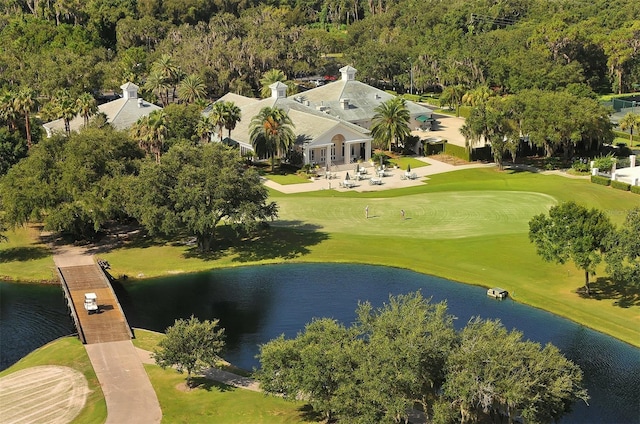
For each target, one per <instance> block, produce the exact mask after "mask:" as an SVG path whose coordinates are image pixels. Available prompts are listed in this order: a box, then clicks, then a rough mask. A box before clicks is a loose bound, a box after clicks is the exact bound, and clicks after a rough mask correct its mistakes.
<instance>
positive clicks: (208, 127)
mask: <svg viewBox="0 0 640 424" xmlns="http://www.w3.org/2000/svg"><path fill="white" fill-rule="evenodd" d="M215 132H216V125H215V124H214V123H213V121H212V120H211V118H210V116H209V115H202V116H200V119H199V120H198V124H197V125H196V133H197V134H198V136H199V137H200V141H201V142H203V143H208V142H209V141H210V140H211V134H213V133H215Z"/></svg>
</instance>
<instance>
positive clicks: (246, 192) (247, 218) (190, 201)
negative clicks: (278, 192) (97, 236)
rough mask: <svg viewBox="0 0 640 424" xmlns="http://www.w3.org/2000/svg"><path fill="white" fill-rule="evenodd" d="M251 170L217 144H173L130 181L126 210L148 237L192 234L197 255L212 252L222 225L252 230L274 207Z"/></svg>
mask: <svg viewBox="0 0 640 424" xmlns="http://www.w3.org/2000/svg"><path fill="white" fill-rule="evenodd" d="M267 197H268V192H267V189H266V188H265V187H264V186H263V185H262V183H261V182H260V177H259V175H258V173H257V172H256V171H255V170H254V169H245V168H244V167H243V165H242V162H241V158H240V157H239V156H238V153H237V151H235V150H232V149H230V148H228V147H226V146H224V145H222V144H220V143H209V144H205V145H203V146H193V145H191V144H186V143H184V144H180V143H179V144H176V145H174V146H173V147H171V148H170V149H169V151H168V152H167V153H166V154H165V155H164V156H163V158H162V162H161V163H155V162H153V161H150V160H147V161H146V162H145V163H144V164H143V166H142V169H141V172H140V175H139V176H137V177H135V178H131V181H130V187H129V190H128V201H127V210H128V211H129V213H130V214H131V215H132V216H134V217H135V218H137V219H138V221H139V222H140V223H141V224H142V225H143V226H144V227H145V228H146V229H147V230H148V231H149V232H150V233H151V234H163V235H172V236H175V235H179V234H184V233H185V232H186V233H187V234H190V235H192V236H194V237H195V238H196V240H197V243H198V248H199V249H200V250H201V251H207V250H210V249H211V248H212V244H213V241H214V239H215V234H216V227H217V226H218V225H220V224H221V223H223V222H224V223H227V224H229V225H233V226H236V227H238V228H244V229H246V230H252V229H255V228H256V227H257V226H258V224H259V223H260V222H263V221H266V220H269V219H272V218H275V217H276V216H277V206H276V204H275V203H273V202H268V201H267Z"/></svg>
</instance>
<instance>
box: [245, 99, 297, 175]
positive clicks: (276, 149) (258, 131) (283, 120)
mask: <svg viewBox="0 0 640 424" xmlns="http://www.w3.org/2000/svg"><path fill="white" fill-rule="evenodd" d="M293 127H294V125H293V122H291V118H289V115H287V113H286V112H285V111H284V110H282V109H280V108H278V107H265V108H262V110H260V113H258V115H256V116H254V117H253V119H252V120H251V123H250V124H249V134H250V137H251V144H252V145H253V148H254V149H255V151H256V153H257V154H258V156H260V157H266V156H270V157H271V170H272V171H273V169H274V166H275V157H276V155H280V154H281V153H282V152H283V151H286V150H289V148H290V147H291V146H292V145H293V143H294V141H295V134H294V133H293Z"/></svg>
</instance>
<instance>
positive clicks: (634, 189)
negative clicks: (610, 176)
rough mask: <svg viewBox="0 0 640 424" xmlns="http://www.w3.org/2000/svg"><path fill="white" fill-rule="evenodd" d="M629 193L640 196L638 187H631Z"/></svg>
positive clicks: (639, 187)
mask: <svg viewBox="0 0 640 424" xmlns="http://www.w3.org/2000/svg"><path fill="white" fill-rule="evenodd" d="M631 193H635V194H640V186H631Z"/></svg>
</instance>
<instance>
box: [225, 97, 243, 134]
mask: <svg viewBox="0 0 640 424" xmlns="http://www.w3.org/2000/svg"><path fill="white" fill-rule="evenodd" d="M241 119H242V112H241V110H240V108H239V107H238V106H237V105H236V104H235V103H233V102H224V119H223V122H224V127H225V128H226V129H227V130H228V131H229V138H231V130H233V129H235V128H236V124H237V123H238V122H240V120H241Z"/></svg>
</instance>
